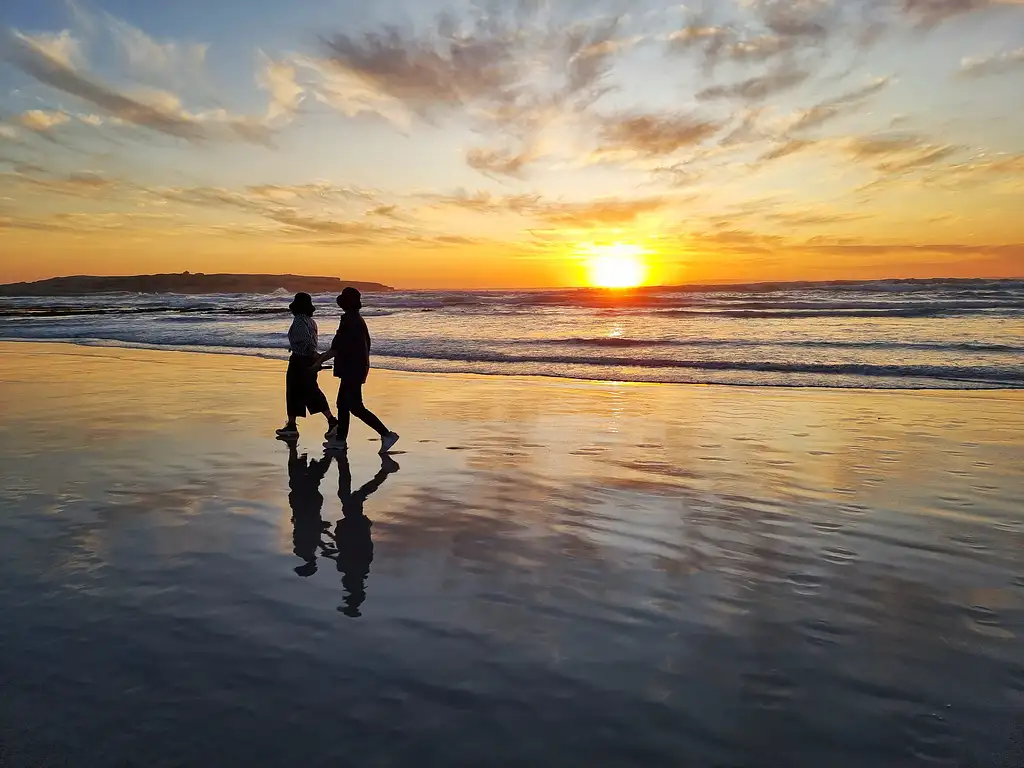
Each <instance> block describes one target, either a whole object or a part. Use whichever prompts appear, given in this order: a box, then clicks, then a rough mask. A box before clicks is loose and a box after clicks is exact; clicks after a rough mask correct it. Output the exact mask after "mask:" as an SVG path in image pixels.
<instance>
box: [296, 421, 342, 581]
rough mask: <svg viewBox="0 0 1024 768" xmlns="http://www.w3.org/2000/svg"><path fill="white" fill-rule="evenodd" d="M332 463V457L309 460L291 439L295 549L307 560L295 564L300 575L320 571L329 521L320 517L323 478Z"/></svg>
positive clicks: (322, 502) (297, 553) (299, 555)
mask: <svg viewBox="0 0 1024 768" xmlns="http://www.w3.org/2000/svg"><path fill="white" fill-rule="evenodd" d="M330 466H331V457H330V456H324V457H323V458H322V459H317V460H314V461H307V459H306V454H302V456H301V457H300V456H299V453H298V451H297V450H296V447H295V441H294V440H291V441H289V442H288V487H289V488H290V489H291V490H290V492H289V493H288V505H289V506H290V507H291V508H292V545H293V549H292V551H293V552H294V553H295V554H296V556H297V557H300V558H302V559H303V560H304V561H305V563H304V564H303V565H298V566H296V567H295V572H296V573H297V574H299V576H312V575H313V574H314V573H316V554H317V550H318V549H319V548H320V545H321V541H322V537H323V535H324V533H325V528H326V527H327V526H326V523H324V520H323V518H322V517H321V516H320V513H321V510H322V509H323V506H324V497H323V494H321V493H320V481H321V480H323V479H324V475H326V474H327V469H328V467H330Z"/></svg>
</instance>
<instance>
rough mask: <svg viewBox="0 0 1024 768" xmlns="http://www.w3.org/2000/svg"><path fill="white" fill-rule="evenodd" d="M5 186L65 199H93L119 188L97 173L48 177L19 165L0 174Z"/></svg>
mask: <svg viewBox="0 0 1024 768" xmlns="http://www.w3.org/2000/svg"><path fill="white" fill-rule="evenodd" d="M0 179H3V180H4V185H5V186H10V187H11V188H21V189H22V190H24V191H30V190H36V191H38V190H43V191H45V192H47V193H51V194H58V195H64V196H67V197H80V198H81V197H84V198H90V199H94V198H95V197H96V195H97V194H98V193H100V192H109V191H112V190H114V189H115V188H117V187H118V186H119V182H118V181H116V180H114V179H109V178H107V177H105V176H102V175H100V174H97V173H89V172H83V173H72V174H62V175H49V174H47V173H46V172H45V171H44V170H43V169H42V168H39V167H37V166H32V165H27V164H21V165H19V166H17V167H16V168H15V170H14V173H6V174H0Z"/></svg>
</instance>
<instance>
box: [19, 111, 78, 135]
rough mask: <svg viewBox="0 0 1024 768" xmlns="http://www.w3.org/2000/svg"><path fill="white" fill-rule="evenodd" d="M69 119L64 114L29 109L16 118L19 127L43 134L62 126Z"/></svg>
mask: <svg viewBox="0 0 1024 768" xmlns="http://www.w3.org/2000/svg"><path fill="white" fill-rule="evenodd" d="M70 119H71V118H70V117H68V115H67V114H66V113H64V112H47V111H46V110H43V109H30V110H29V111H28V112H23V113H21V114H20V115H18V117H17V120H18V123H19V124H20V125H22V126H23V127H25V128H28V129H29V130H30V131H35V132H37V133H45V132H46V131H49V130H51V129H52V128H56V127H57V126H58V125H63V124H64V123H66V122H68V121H69V120H70Z"/></svg>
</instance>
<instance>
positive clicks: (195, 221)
mask: <svg viewBox="0 0 1024 768" xmlns="http://www.w3.org/2000/svg"><path fill="white" fill-rule="evenodd" d="M189 1H190V2H191V0H189ZM861 5H863V7H864V8H866V9H867V8H872V7H873V8H874V10H875V11H877V13H874V14H868V15H865V16H863V17H861V16H859V15H858V13H857V12H856V11H855V10H854V8H860V7H861ZM102 6H103V3H99V4H98V6H90V7H89V8H85V7H84V6H79V5H77V4H75V3H71V4H70V5H68V6H67V9H66V10H65V11H61V12H59V13H58V12H57V11H54V10H52V9H51V10H44V9H42V8H38V7H35V6H32V7H29V6H28V5H26V6H25V7H23V8H22V7H19V8H5V9H4V10H0V47H2V53H3V55H2V56H0V93H3V94H5V95H4V96H0V107H2V109H0V177H2V188H0V253H2V258H0V282H11V281H19V280H34V279H40V278H45V277H51V276H55V275H66V274H137V273H152V272H180V271H184V270H189V271H193V272H292V273H306V274H322V275H337V276H339V277H343V278H347V279H354V280H375V281H381V282H385V283H388V284H391V285H394V286H397V287H406V288H418V287H422V288H429V287H447V288H501V287H541V286H558V285H577V284H581V283H584V282H586V281H587V279H588V277H587V276H588V264H587V262H588V259H590V258H593V254H594V253H595V250H594V247H593V246H595V245H596V246H597V251H596V252H600V249H601V247H602V246H607V245H611V244H616V243H617V244H620V246H622V247H626V248H627V249H629V250H631V251H636V252H641V251H642V252H643V253H644V256H643V258H644V260H645V261H646V266H647V270H646V274H647V281H648V282H652V283H674V282H698V283H700V282H717V281H730V282H745V281H759V280H813V279H857V278H865V279H866V278H886V277H928V276H948V277H975V276H977V277H998V276H1021V275H1024V225H1022V219H1021V216H1020V211H1021V210H1024V113H1022V112H1021V110H1020V109H1019V106H1018V104H1019V84H1020V75H1021V74H1022V73H1024V4H1021V3H1017V2H999V1H998V0H991V1H989V2H984V1H983V2H977V1H974V2H967V1H966V0H964V2H962V3H958V2H955V1H954V2H949V3H942V4H906V5H905V7H904V8H903V9H902V10H898V9H896V7H895V6H893V5H892V4H885V3H882V2H881V0H877V3H875V0H866V2H865V3H863V4H832V3H827V2H824V1H822V2H809V3H802V4H789V3H780V2H767V0H757V1H756V2H737V3H735V4H732V3H730V2H723V3H721V4H716V5H715V6H714V10H713V12H712V11H706V12H703V13H701V14H697V15H695V14H692V13H689V12H687V11H686V10H685V9H682V8H680V7H679V6H678V5H677V4H669V3H663V2H656V1H655V0H646V1H645V2H640V3H632V4H630V8H631V10H630V13H628V14H626V13H621V11H622V10H623V9H622V8H617V7H616V6H615V5H614V4H613V3H608V4H604V5H601V6H600V8H598V6H594V12H593V13H592V14H588V15H587V16H585V17H584V16H573V15H572V12H571V11H569V10H568V9H566V8H563V6H556V5H552V6H550V7H548V6H545V5H544V4H543V3H542V4H539V5H538V6H537V8H538V9H539V10H535V11H534V12H533V15H530V14H525V15H524V14H520V15H514V14H510V15H509V16H507V17H504V16H502V15H501V12H500V11H498V12H496V13H497V15H492V16H490V17H488V18H486V19H481V18H478V17H474V16H471V15H470V14H469V11H468V10H467V9H466V7H465V6H462V5H458V6H451V7H450V8H448V7H447V6H443V5H439V4H436V3H433V2H432V3H429V4H427V5H424V6H422V8H421V9H420V10H421V11H422V12H423V13H422V16H421V17H418V18H415V19H395V20H392V21H394V22H395V23H396V24H398V26H397V28H396V31H395V32H394V34H393V35H390V36H386V37H380V36H379V35H376V33H377V32H378V31H379V29H380V26H379V23H378V24H374V23H369V22H367V21H366V20H365V19H363V18H359V19H355V18H352V19H347V18H345V17H344V13H343V11H340V10H331V9H328V8H327V7H326V6H325V5H324V4H323V3H322V2H321V0H297V1H296V2H294V3H290V4H289V13H288V14H287V16H275V15H274V13H275V11H273V10H271V9H263V10H261V11H260V12H259V13H257V14H256V15H255V16H254V17H253V18H252V19H251V20H250V22H251V24H250V28H251V34H252V35H253V37H252V38H251V39H250V38H249V37H248V36H241V35H239V34H238V32H237V30H236V29H234V28H233V27H232V26H231V25H226V26H225V25H224V24H223V23H222V22H221V21H219V20H216V19H205V18H203V17H202V16H201V15H195V19H194V20H192V21H187V20H179V22H178V23H177V25H176V26H175V27H174V28H171V27H170V26H168V20H167V18H164V17H161V16H159V15H158V14H151V13H149V11H147V10H146V8H145V7H140V8H138V9H137V12H136V15H135V16H133V17H132V18H130V19H125V18H120V17H118V16H116V15H114V14H112V13H110V12H104V11H103V9H102ZM228 6H230V8H234V9H235V11H236V12H237V13H239V14H244V13H246V12H247V10H246V9H247V8H249V6H246V5H245V4H244V3H242V4H237V3H235V2H234V0H230V1H229V2H228V4H227V6H226V8H228ZM876 6H877V7H876ZM331 8H333V6H332V7H331ZM446 9H447V10H450V11H451V13H449V14H448V16H447V18H448V19H449V21H438V20H437V19H440V18H442V15H441V11H443V10H446ZM641 10H643V12H642V13H641V12H640V11H641ZM327 13H338V14H341V15H339V17H338V18H337V19H336V22H335V24H336V29H338V30H344V32H341V31H339V32H338V33H337V34H334V33H331V32H330V31H329V30H328V31H324V32H322V34H320V35H308V34H306V32H308V31H309V30H310V29H313V28H314V27H315V24H322V23H325V21H324V19H325V16H324V14H327ZM260 14H262V15H260ZM434 14H437V18H436V19H435V18H434ZM228 15H230V14H228ZM182 18H183V19H191V18H192V16H191V15H185V16H183V17H182ZM303 19H306V20H307V22H308V23H307V24H306V26H303V21H302V20H303ZM385 21H387V20H385ZM380 23H383V22H380Z"/></svg>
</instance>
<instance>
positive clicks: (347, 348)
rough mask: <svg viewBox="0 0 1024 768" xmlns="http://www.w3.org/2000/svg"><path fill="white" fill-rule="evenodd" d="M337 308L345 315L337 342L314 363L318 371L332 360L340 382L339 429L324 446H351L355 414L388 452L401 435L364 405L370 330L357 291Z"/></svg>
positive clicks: (351, 290) (345, 296) (342, 297)
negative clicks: (350, 435)
mask: <svg viewBox="0 0 1024 768" xmlns="http://www.w3.org/2000/svg"><path fill="white" fill-rule="evenodd" d="M338 306H339V307H341V308H342V310H344V312H345V314H344V315H342V317H341V323H340V325H339V326H338V332H337V333H336V334H335V336H334V341H332V342H331V347H330V349H328V350H327V351H326V352H324V353H323V354H322V355H320V356H319V357H317V358H316V359H315V360H314V361H313V363H312V366H313V369H314V370H316V369H317V368H319V367H320V365H321V364H323V362H324V361H325V360H330V359H331V358H332V357H333V358H334V375H335V376H337V377H338V378H339V379H341V382H340V384H339V385H338V428H337V430H336V431H335V434H334V435H333V436H329V437H328V441H327V442H326V443H324V447H325V448H332V449H334V450H345V449H346V448H347V447H348V443H347V440H348V426H349V421H350V419H349V414H352V415H353V416H355V417H356V418H357V419H359V420H360V421H362V422H364V423H365V424H366V425H367V426H369V427H370V428H371V429H373V430H374V431H375V432H376V433H377V434H378V435H380V452H381V453H387V452H388V451H389V450H390V449H391V448H392V447H393V446H394V444H395V443H397V442H398V435H397V434H396V433H394V432H392V431H390V430H389V429H388V428H387V427H385V426H384V423H383V422H382V421H381V420H380V419H378V418H377V417H376V416H375V415H373V413H371V412H370V410H369V409H368V408H367V407H366V406H365V405H363V384H365V383H366V377H367V376H368V375H369V373H370V331H369V329H368V328H367V327H366V321H365V320H363V316H362V315H360V314H359V310H360V309H362V308H363V302H362V297H361V295H360V293H359V291H357V290H356V289H355V288H346V289H345V290H343V291H342V292H341V295H340V296H339V297H338Z"/></svg>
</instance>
